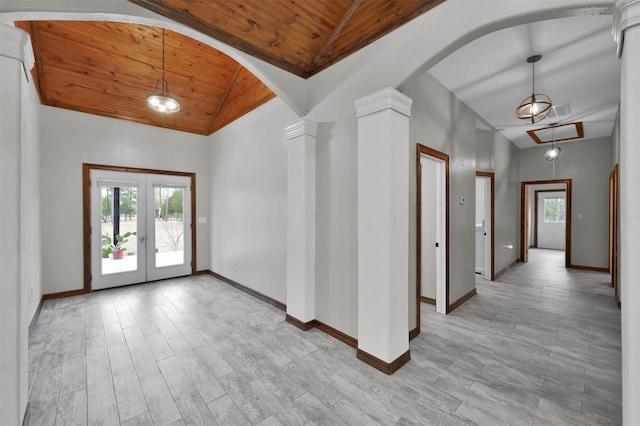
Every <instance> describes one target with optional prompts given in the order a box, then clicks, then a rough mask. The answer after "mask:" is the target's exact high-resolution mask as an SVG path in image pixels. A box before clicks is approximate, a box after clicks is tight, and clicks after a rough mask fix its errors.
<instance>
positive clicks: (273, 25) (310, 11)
mask: <svg viewBox="0 0 640 426" xmlns="http://www.w3.org/2000/svg"><path fill="white" fill-rule="evenodd" d="M129 1H130V2H132V3H136V4H138V5H140V6H142V7H145V8H146V9H149V10H152V11H154V12H156V13H159V14H161V15H163V16H165V17H168V18H170V19H172V20H174V21H177V22H181V23H183V24H185V25H187V26H189V27H191V28H194V29H196V30H198V31H200V32H202V33H204V34H207V35H209V36H211V37H213V38H216V39H218V40H220V41H222V42H224V43H226V44H228V45H231V46H234V47H236V48H237V49H240V50H242V51H244V52H246V53H249V54H250V55H252V56H255V57H257V58H260V59H262V60H264V61H266V62H269V63H271V64H273V65H275V66H278V67H280V68H282V69H284V70H287V71H289V72H291V73H293V74H296V75H299V76H301V77H304V78H308V77H311V76H312V75H314V74H316V73H318V72H319V71H322V70H323V69H325V68H327V67H329V66H331V65H332V64H335V63H336V62H338V61H340V60H341V59H344V58H345V57H347V56H349V55H350V54H352V53H354V52H356V51H358V50H359V49H361V48H363V47H364V46H366V45H368V44H370V43H372V42H373V41H375V40H377V39H378V38H380V37H382V36H384V35H385V34H388V33H389V32H391V31H393V30H394V29H396V28H398V27H399V26H401V25H403V24H405V23H406V22H408V21H410V20H411V19H413V18H415V17H417V16H419V15H421V14H422V13H425V12H427V11H428V10H430V9H432V8H434V7H435V6H437V5H438V4H440V3H442V2H444V0H129Z"/></svg>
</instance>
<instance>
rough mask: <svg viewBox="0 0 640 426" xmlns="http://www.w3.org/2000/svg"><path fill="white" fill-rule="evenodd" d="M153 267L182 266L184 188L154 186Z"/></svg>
mask: <svg viewBox="0 0 640 426" xmlns="http://www.w3.org/2000/svg"><path fill="white" fill-rule="evenodd" d="M154 200H155V239H156V240H155V250H156V255H155V262H156V263H155V266H156V268H161V267H163V266H173V265H182V264H184V214H183V206H184V188H180V187H173V186H172V187H168V186H154Z"/></svg>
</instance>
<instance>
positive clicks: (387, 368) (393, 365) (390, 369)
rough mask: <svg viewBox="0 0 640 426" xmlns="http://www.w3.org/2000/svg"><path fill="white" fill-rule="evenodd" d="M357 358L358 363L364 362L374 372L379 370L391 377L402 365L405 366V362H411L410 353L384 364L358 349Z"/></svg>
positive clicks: (407, 352)
mask: <svg viewBox="0 0 640 426" xmlns="http://www.w3.org/2000/svg"><path fill="white" fill-rule="evenodd" d="M357 357H358V359H359V360H360V361H362V362H364V363H365V364H369V365H370V366H372V367H373V368H375V369H376V370H380V371H382V372H383V373H384V374H388V375H391V374H393V373H395V372H396V371H398V370H399V369H400V367H402V366H403V365H405V364H406V363H407V362H409V361H410V360H411V353H410V351H406V352H405V353H403V354H402V355H400V356H399V357H398V358H396V359H395V360H394V361H392V362H385V361H383V360H381V359H380V358H377V357H375V356H373V355H371V354H370V353H367V352H365V351H363V350H362V349H358V355H357Z"/></svg>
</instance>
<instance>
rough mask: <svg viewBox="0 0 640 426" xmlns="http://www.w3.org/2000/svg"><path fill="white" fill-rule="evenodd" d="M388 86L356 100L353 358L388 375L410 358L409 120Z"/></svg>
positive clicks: (406, 103) (404, 100) (401, 99)
mask: <svg viewBox="0 0 640 426" xmlns="http://www.w3.org/2000/svg"><path fill="white" fill-rule="evenodd" d="M411 104H412V100H411V99H409V98H408V97H407V96H405V95H403V94H402V93H400V92H398V91H396V90H395V89H392V88H387V89H384V90H381V91H379V92H376V93H373V94H371V95H369V96H366V97H364V98H361V99H359V100H357V101H356V111H357V118H358V358H359V359H361V360H362V361H364V362H366V363H368V364H370V365H372V366H374V367H376V368H378V369H379V370H381V371H383V372H385V373H387V374H392V373H393V372H394V371H395V370H397V369H398V368H400V367H401V366H402V365H404V364H405V363H406V362H407V361H409V359H410V355H409V320H408V318H409V311H408V310H409V161H410V152H409V117H410V110H411Z"/></svg>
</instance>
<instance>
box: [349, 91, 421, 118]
mask: <svg viewBox="0 0 640 426" xmlns="http://www.w3.org/2000/svg"><path fill="white" fill-rule="evenodd" d="M355 104H356V117H358V118H360V117H364V116H366V115H370V114H375V113H376V112H380V111H384V110H386V109H392V110H394V111H396V112H399V113H400V114H403V115H406V116H407V117H411V105H412V104H413V100H412V99H411V98H410V97H408V96H407V95H405V94H403V93H400V92H398V91H397V90H396V89H394V88H392V87H387V88H385V89H382V90H379V91H377V92H374V93H372V94H370V95H367V96H365V97H363V98H360V99H357V100H356V102H355Z"/></svg>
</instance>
